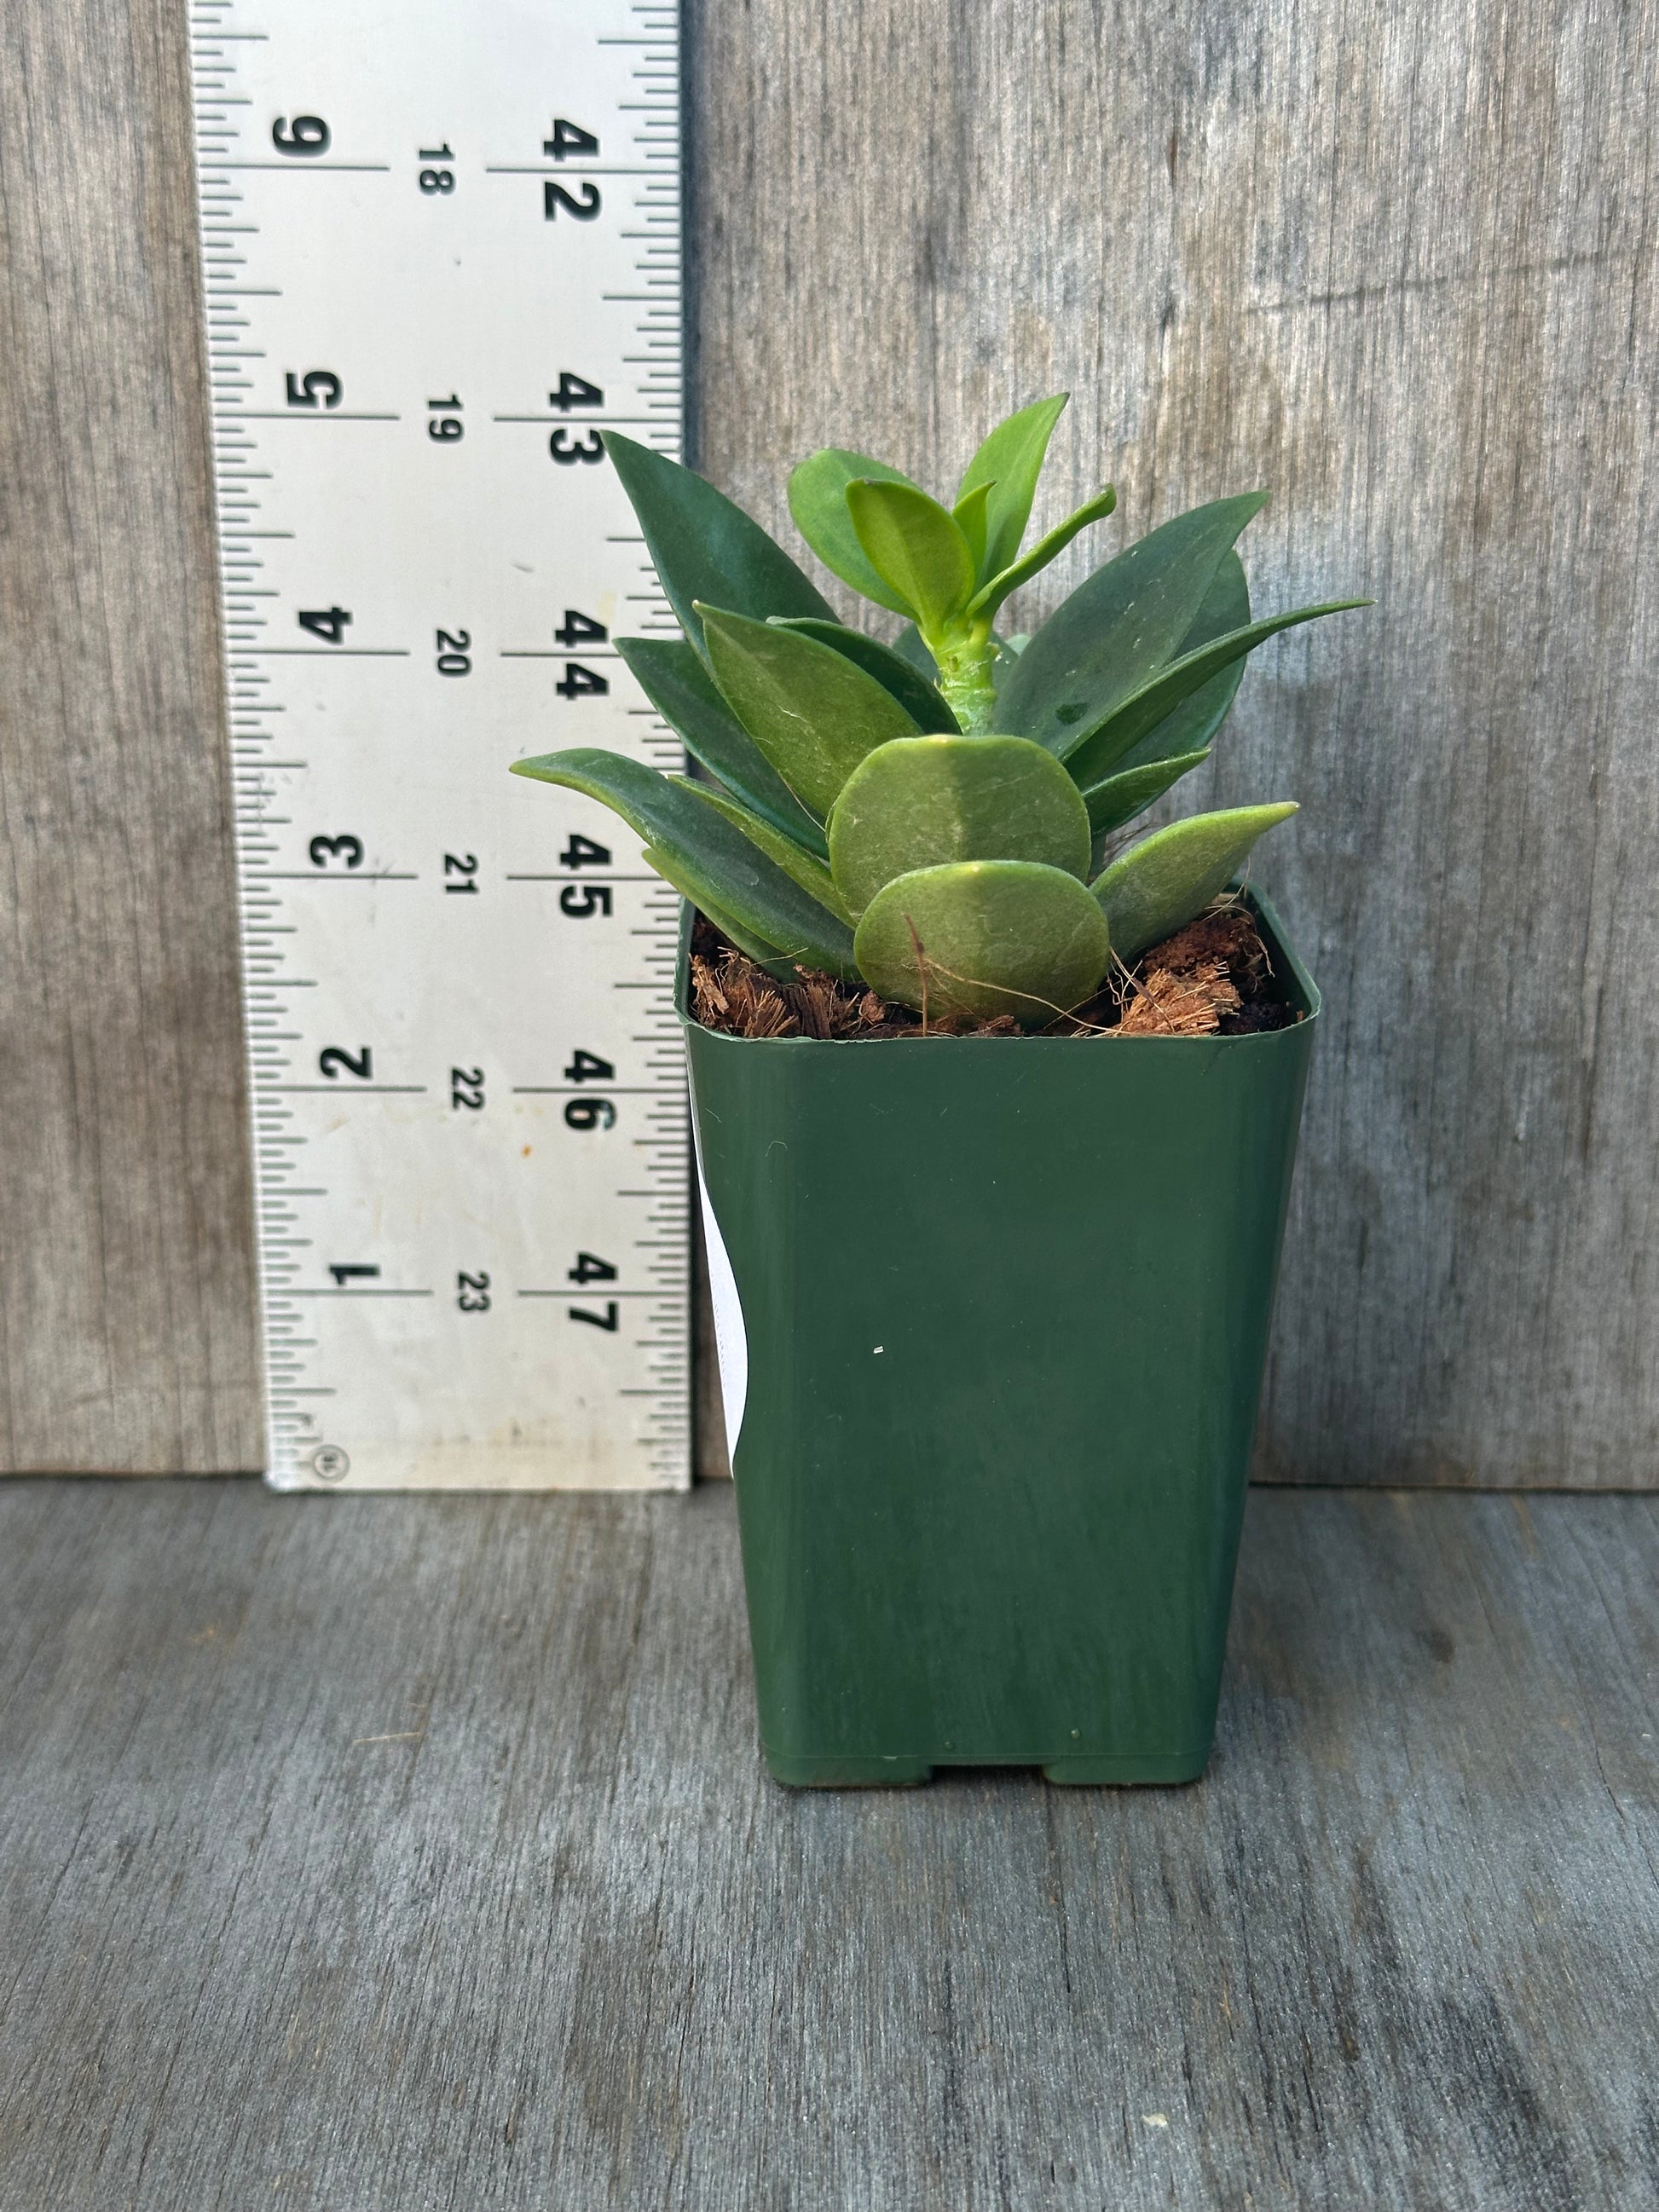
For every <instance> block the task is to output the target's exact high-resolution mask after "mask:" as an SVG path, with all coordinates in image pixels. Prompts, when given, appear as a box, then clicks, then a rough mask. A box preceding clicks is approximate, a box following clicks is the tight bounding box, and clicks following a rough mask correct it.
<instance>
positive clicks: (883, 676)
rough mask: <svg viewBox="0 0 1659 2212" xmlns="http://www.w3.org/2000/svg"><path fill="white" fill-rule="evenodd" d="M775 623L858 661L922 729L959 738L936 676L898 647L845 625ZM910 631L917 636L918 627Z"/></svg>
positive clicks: (780, 620)
mask: <svg viewBox="0 0 1659 2212" xmlns="http://www.w3.org/2000/svg"><path fill="white" fill-rule="evenodd" d="M775 622H776V624H777V627H778V628H780V629H794V630H799V632H800V633H801V635H802V636H803V637H815V638H817V641H818V643H819V644H820V645H828V646H833V647H834V648H835V650H836V652H837V653H844V654H845V655H846V657H847V658H848V660H851V661H855V662H856V663H857V665H859V667H860V668H861V669H862V670H863V671H864V672H865V674H866V676H873V677H874V678H875V679H876V681H877V683H878V684H880V685H881V686H882V687H883V689H884V690H888V691H890V692H891V693H892V695H893V696H894V698H896V700H897V701H898V702H899V704H900V706H901V707H902V708H903V709H904V711H905V713H906V714H908V715H909V717H910V719H911V720H912V721H914V722H915V726H916V727H917V728H918V729H919V730H927V731H930V732H937V733H938V734H939V735H940V736H945V737H954V736H955V734H956V731H957V718H956V716H955V715H954V714H952V713H951V709H950V708H949V707H948V706H947V705H946V704H945V699H944V696H943V695H942V693H940V692H939V691H938V690H935V689H934V686H933V675H932V674H928V675H924V674H922V673H921V665H920V663H918V662H916V661H915V660H912V659H906V658H905V657H904V656H903V655H902V653H899V652H898V651H897V649H896V647H893V646H890V645H883V644H882V643H881V641H880V640H879V639H878V638H873V637H866V635H865V634H864V632H863V631H862V630H861V629H848V628H847V627H846V626H845V624H844V623H827V622H810V621H809V622H797V621H794V620H793V619H784V618H782V617H775ZM908 633H909V635H911V636H912V637H915V625H914V624H910V625H908ZM916 642H917V645H918V646H919V647H920V648H921V652H922V653H923V654H924V655H926V657H927V667H928V669H929V670H933V655H932V653H928V651H927V647H926V646H925V645H922V644H921V640H920V638H918V639H917V640H916ZM935 672H936V671H935Z"/></svg>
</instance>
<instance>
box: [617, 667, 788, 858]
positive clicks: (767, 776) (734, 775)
mask: <svg viewBox="0 0 1659 2212" xmlns="http://www.w3.org/2000/svg"><path fill="white" fill-rule="evenodd" d="M617 652H618V653H620V654H621V655H622V657H623V660H624V661H625V662H626V663H627V665H628V666H629V669H630V670H631V671H632V672H633V674H634V676H635V678H636V679H637V681H638V683H639V686H640V689H641V690H642V691H643V692H644V694H645V696H646V697H647V699H648V700H649V701H650V702H651V703H652V705H653V707H654V708H656V710H657V712H658V713H659V714H660V715H661V716H662V718H663V720H664V721H665V722H666V723H667V724H668V726H669V727H670V728H671V729H672V730H676V731H678V733H679V735H680V736H681V737H682V738H684V740H685V749H686V750H687V751H688V752H689V753H690V755H691V757H692V758H693V759H694V760H697V761H701V762H702V765H703V766H704V767H705V768H706V769H708V772H709V774H710V775H716V776H718V777H719V778H720V781H721V782H722V783H723V784H724V785H725V786H726V789H727V790H728V791H731V792H732V793H735V794H736V796H737V797H738V799H741V800H742V801H743V803H744V805H745V806H747V807H749V808H750V809H751V810H752V811H754V812H755V813H757V814H758V815H759V816H760V817H762V819H763V821H767V822H770V823H772V824H773V825H774V826H775V828H776V829H781V830H783V831H785V832H786V833H787V835H788V836H791V837H793V839H794V840H795V842H796V843H797V844H799V845H805V847H806V848H807V850H808V851H809V852H812V853H816V854H817V855H818V856H819V858H820V859H823V856H824V855H825V854H827V853H828V852H829V846H828V845H827V844H825V842H824V840H823V830H822V829H820V827H819V826H818V824H817V822H816V821H815V820H814V819H813V817H811V815H810V814H809V813H808V812H807V811H806V809H805V807H804V806H803V805H801V803H800V801H799V799H797V798H796V796H795V794H794V793H793V791H791V790H790V788H789V787H788V785H787V783H786V782H785V781H784V780H783V778H782V777H781V775H779V774H778V772H777V770H776V769H775V768H774V767H773V765H772V763H771V762H770V761H769V760H768V759H767V757H766V755H765V754H764V753H763V751H762V750H761V749H760V747H759V746H758V745H757V744H756V743H755V740H754V739H753V738H751V737H750V734H749V732H748V731H747V730H745V729H744V726H743V724H742V723H741V722H740V721H738V718H737V716H736V715H735V714H733V713H732V709H731V708H729V707H728V706H727V705H726V702H725V700H724V699H722V698H721V696H720V693H719V692H718V691H717V690H715V688H714V678H713V677H712V676H711V675H710V674H709V673H708V670H707V668H705V667H704V665H703V664H702V656H701V655H700V654H699V653H696V652H695V651H694V650H693V648H692V647H690V646H689V645H688V644H687V643H686V641H685V640H684V638H683V637H619V638H618V639H617Z"/></svg>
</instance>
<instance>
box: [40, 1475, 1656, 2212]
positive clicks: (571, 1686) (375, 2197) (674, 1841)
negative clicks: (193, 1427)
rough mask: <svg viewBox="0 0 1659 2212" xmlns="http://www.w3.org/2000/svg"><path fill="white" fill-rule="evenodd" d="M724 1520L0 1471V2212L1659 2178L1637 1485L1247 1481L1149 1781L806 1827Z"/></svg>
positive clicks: (1555, 2189)
mask: <svg viewBox="0 0 1659 2212" xmlns="http://www.w3.org/2000/svg"><path fill="white" fill-rule="evenodd" d="M1656 1574H1659V1501H1656V1500H1654V1499H1651V1498H1534V1499H1530V1500H1528V1499H1522V1498H1491V1497H1486V1498H1474V1497H1462V1496H1455V1495H1440V1496H1424V1495H1422V1494H1412V1495H1407V1494H1401V1493H1395V1494H1392V1495H1377V1494H1367V1493H1364V1492H1348V1493H1346V1494H1345V1493H1342V1492H1316V1491H1307V1492H1297V1491H1286V1490H1279V1491H1259V1492H1257V1493H1256V1494H1255V1497H1254V1498H1253V1499H1252V1501H1251V1504H1250V1507H1249V1515H1248V1518H1247V1523H1246V1528H1245V1535H1244V1543H1243V1559H1242V1566H1241V1580H1240V1587H1239V1596H1238V1604H1237V1612H1236V1617H1235V1622H1234V1632H1233V1637H1232V1643H1231V1662H1230V1666H1229V1670H1228V1674H1227V1678H1226V1684H1225V1690H1224V1693H1223V1701H1222V1717H1221V1729H1220V1736H1219V1741H1218V1749H1217V1753H1216V1757H1215V1759H1214V1762H1213V1764H1212V1768H1211V1770H1210V1772H1209V1775H1208V1776H1207V1778H1206V1779H1205V1780H1204V1781H1203V1782H1202V1783H1200V1784H1196V1785H1194V1787H1192V1788H1191V1789H1188V1790H1127V1791H1116V1792H1114V1791H1109V1790H1099V1791H1096V1790H1076V1791H1066V1790H1051V1789H1048V1788H1047V1787H1045V1786H1044V1785H1043V1784H1041V1783H1039V1782H1038V1781H1036V1779H1035V1778H1033V1777H1030V1776H1029V1775H1023V1774H1014V1773H1002V1774H992V1773H964V1774H961V1775H958V1776H956V1777H954V1778H951V1779H948V1780H944V1781H941V1782H939V1783H937V1784H933V1786H931V1787H930V1788H928V1789H927V1790H921V1791H916V1792H897V1793H881V1792H875V1793H859V1792H850V1793H844V1794H843V1793H835V1792H830V1793H824V1794H818V1795H807V1796H796V1795H791V1794H789V1793H787V1792H784V1791H782V1790H779V1789H778V1788H777V1787H776V1786H775V1784H772V1783H770V1782H769V1780H768V1779H767V1778H766V1777H765V1775H764V1772H763V1769H762V1766H761V1763H760V1759H759V1756H758V1753H757V1745H756V1740H755V1729H754V1717H753V1710H752V1692H751V1683H750V1669H749V1660H748V1653H747V1645H746V1639H745V1637H744V1626H743V1617H742V1616H743V1608H742V1595H741V1589H740V1584H739V1577H738V1562H737V1553H736V1529H735V1525H734V1520H733V1516H732V1496H731V1492H730V1491H729V1490H727V1489H726V1488H725V1487H724V1486H720V1487H715V1486H709V1487H708V1488H706V1489H704V1490H703V1491H702V1492H699V1493H696V1495H694V1496H693V1497H692V1498H689V1499H678V1498H675V1499H668V1498H653V1499H622V1498H592V1499H583V1498H558V1499H548V1500H540V1499H528V1498H522V1497H507V1498H447V1499H429V1498H420V1499H398V1498H339V1499H329V1500H320V1499H316V1498H309V1499H307V1500H304V1501H303V1502H296V1501H295V1500H291V1499H276V1498H271V1497H270V1496H268V1495H266V1494H264V1493H263V1492H261V1491H260V1490H259V1489H258V1487H257V1486H253V1485H251V1484H246V1483H234V1482H220V1483H199V1482H197V1483H188V1484H186V1483H172V1484H146V1485H141V1486H133V1485H118V1484H108V1483H98V1484H64V1483H58V1484H47V1483H31V1484H20V1485H15V1486H9V1487H7V1488H6V1489H4V1490H3V1491H0V1771H3V1773H4V1777H5V1786H4V1788H3V1790H0V2212H40V2207H42V2206H46V2205H52V2206H60V2205H61V2206H64V2207H66V2208H67V2207H73V2208H75V2212H117V2208H119V2212H245V2208H246V2207H247V2206H250V2205H265V2204H278V2205H294V2206H298V2207H301V2208H315V2212H339V2208H343V2207H350V2208H351V2212H405V2208H409V2207H411V2206H415V2205H419V2206H421V2207H422V2208H423V2212H508V2208H512V2212H518V2208H524V2212H530V2208H532V2207H533V2208H537V2209H538V2212H541V2208H551V2212H592V2208H598V2207H602V2206H603V2207H611V2206H615V2207H617V2208H626V2212H650V2208H658V2207H660V2208H664V2209H665V2212H668V2208H672V2212H705V2208H706V2212H750V2208H752V2212H848V2208H853V2212H914V2208H915V2207H917V2206H921V2205H927V2206H934V2205H938V2206H950V2207H951V2208H953V2212H954V2208H958V2207H960V2208H963V2212H975V2208H988V2207H993V2206H997V2207H1017V2208H1024V2207H1028V2206H1037V2205H1042V2206H1053V2207H1055V2208H1057V2212H1068V2208H1077V2212H1099V2208H1100V2207H1101V2206H1103V2205H1109V2206H1111V2207H1113V2208H1114V2212H1152V2208H1154V2207H1157V2208H1169V2207H1171V2206H1174V2207H1177V2208H1194V2212H1196V2209H1197V2208H1200V2207H1202V2208H1204V2209H1205V2212H1246V2208H1248V2207H1249V2206H1251V2205H1254V2206H1256V2207H1258V2208H1260V2207H1265V2206H1269V2205H1271V2206H1273V2207H1274V2208H1276V2212H1297V2208H1302V2207H1307V2208H1319V2212H1328V2209H1329V2208H1337V2207H1341V2208H1347V2207H1353V2206H1365V2207H1367V2208H1374V2212H1425V2208H1430V2207H1437V2208H1444V2212H1487V2209H1488V2208H1490V2212H1515V2208H1518V2207H1522V2206H1524V2207H1527V2208H1528V2212H1534V2208H1536V2212H1601V2208H1608V2212H1615V2208H1616V2212H1629V2208H1632V2207H1634V2206H1637V2205H1643V2204H1647V2203H1652V2202H1654V2201H1655V2199H1656V2196H1659V2108H1656V2096H1655V2080H1656V2057H1659V1755H1656V1744H1655V1730H1656V1728H1659V1723H1656V1719H1655V1715H1654V1710H1653V1684H1654V1681H1655V1679H1656V1669H1659V1632H1656V1626H1655V1620H1654V1615H1653V1608H1652V1603H1651V1592H1652V1589H1653V1584H1654V1578H1655V1577H1656Z"/></svg>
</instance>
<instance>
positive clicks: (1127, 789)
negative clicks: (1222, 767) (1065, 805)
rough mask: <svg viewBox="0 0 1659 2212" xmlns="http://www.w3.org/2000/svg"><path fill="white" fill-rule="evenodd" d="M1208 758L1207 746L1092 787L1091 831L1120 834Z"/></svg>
mask: <svg viewBox="0 0 1659 2212" xmlns="http://www.w3.org/2000/svg"><path fill="white" fill-rule="evenodd" d="M1027 742H1028V743H1030V740H1029V739H1028V740H1027ZM1045 750H1046V748H1045ZM1048 757H1049V758H1050V759H1051V760H1052V759H1053V758H1054V755H1053V754H1052V753H1050V754H1049V756H1048ZM1209 757H1210V752H1209V748H1208V746H1206V747H1205V749H1204V750H1203V751H1202V752H1197V753H1174V754H1172V755H1171V756H1170V758H1169V759H1167V760H1156V761H1148V762H1147V763H1146V764H1145V766H1144V767H1141V768H1129V769H1124V770H1123V772H1122V774H1121V775H1109V776H1108V777H1107V778H1106V781H1104V782H1103V783H1097V784H1095V785H1093V786H1092V787H1091V788H1090V789H1089V790H1087V791H1085V793H1084V794H1083V803H1084V805H1085V806H1086V808H1087V809H1088V812H1089V827H1090V829H1091V830H1092V831H1093V832H1094V834H1095V836H1097V837H1107V836H1110V835H1111V833H1112V831H1113V830H1114V829H1122V828H1123V826H1124V824H1125V823H1129V822H1133V820H1134V818H1135V817H1136V815H1137V814H1144V813H1145V812H1146V809H1147V808H1148V807H1149V806H1150V805H1152V802H1153V800H1154V799H1162V798H1163V796H1164V793H1165V792H1166V791H1167V790H1168V789H1169V788H1170V785H1171V784H1172V783H1179V782H1180V781H1181V779H1182V776H1183V775H1190V774H1191V772H1192V771H1193V769H1195V768H1201V767H1202V766H1203V764H1204V763H1205V762H1206V760H1208V758H1209Z"/></svg>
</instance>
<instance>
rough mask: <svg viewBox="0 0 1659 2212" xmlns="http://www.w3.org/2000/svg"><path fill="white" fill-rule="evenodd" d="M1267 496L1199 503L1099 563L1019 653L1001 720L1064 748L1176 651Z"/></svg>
mask: <svg viewBox="0 0 1659 2212" xmlns="http://www.w3.org/2000/svg"><path fill="white" fill-rule="evenodd" d="M1266 498H1267V494H1266V493H1265V492H1248V493H1246V494H1245V495H1243V497H1242V498H1239V499H1222V500H1216V501H1213V502H1212V504H1211V505H1210V506H1208V507H1194V508H1193V509H1192V511H1191V512H1190V513H1187V514H1180V515H1177V516H1176V519H1175V520H1174V521H1172V522H1166V523H1164V525H1163V526H1162V527H1161V528H1159V529H1157V530H1154V531H1152V532H1151V533H1150V534H1149V535H1148V536H1147V537H1145V538H1140V539H1139V541H1138V542H1137V543H1136V544H1133V545H1131V546H1129V547H1128V548H1127V550H1125V551H1124V552H1121V553H1120V554H1118V555H1117V556H1116V557H1115V559H1114V560H1111V561H1109V562H1107V563H1106V565H1105V567H1104V568H1097V569H1096V571H1095V573H1094V574H1093V575H1092V576H1091V577H1089V578H1088V580H1086V581H1085V582H1084V583H1081V584H1079V586H1078V587H1077V589H1076V591H1074V592H1073V593H1072V595H1071V597H1070V598H1069V599H1066V601H1065V602H1064V604H1063V605H1061V606H1060V609H1059V611H1058V612H1056V613H1055V614H1053V615H1051V616H1050V617H1049V618H1048V621H1047V622H1046V623H1043V625H1042V629H1039V630H1038V631H1037V633H1036V635H1035V636H1034V637H1033V638H1032V640H1031V642H1030V645H1028V646H1027V647H1026V648H1025V650H1024V653H1022V654H1021V655H1020V659H1019V666H1018V668H1017V669H1016V670H1014V671H1012V673H1011V674H1010V676H1009V678H1008V680H1007V682H1006V684H1004V686H1003V688H1002V691H1001V695H1000V698H999V699H998V702H997V707H998V718H999V720H1000V721H1001V723H1002V726H1003V727H1004V729H1006V730H1012V731H1014V732H1017V733H1018V735H1019V736H1020V737H1023V738H1036V741H1037V743H1038V744H1043V745H1047V746H1048V749H1049V750H1050V751H1051V752H1056V753H1060V754H1061V755H1063V754H1064V753H1065V752H1066V750H1067V748H1068V746H1069V745H1070V744H1072V743H1073V741H1074V739H1075V738H1077V736H1078V735H1079V732H1081V731H1083V730H1084V729H1086V728H1091V727H1092V726H1094V725H1095V724H1096V723H1097V722H1098V721H1099V720H1101V718H1102V717H1103V715H1106V714H1109V713H1110V712H1111V711H1112V709H1113V708H1115V706H1116V705H1117V704H1118V703H1119V702H1120V701H1121V700H1123V699H1127V697H1128V696H1129V694H1130V693H1131V692H1132V691H1133V690H1137V689H1138V688H1139V686H1140V685H1141V684H1144V683H1146V680H1147V678H1149V677H1150V676H1152V673H1153V672H1154V671H1156V670H1157V669H1159V668H1161V667H1163V665H1164V663H1165V662H1166V661H1168V660H1170V659H1173V658H1174V656H1175V654H1176V653H1177V652H1178V651H1179V650H1180V647H1181V643H1182V639H1183V638H1184V637H1185V636H1186V635H1187V633H1188V630H1189V629H1191V628H1192V625H1193V623H1194V620H1195V619H1196V617H1197V616H1198V612H1199V610H1200V607H1201V606H1202V605H1203V604H1204V598H1205V594H1206V592H1207V591H1208V590H1209V587H1210V583H1211V580H1212V578H1213V576H1214V575H1215V573H1216V570H1217V568H1218V567H1219V565H1220V562H1221V558H1222V556H1223V555H1224V554H1225V552H1226V551H1227V550H1228V549H1229V548H1230V547H1231V544H1232V543H1233V540H1234V539H1235V538H1237V536H1238V533H1239V532H1240V531H1241V530H1243V527H1244V526H1245V524H1246V523H1247V522H1248V521H1249V519H1250V517H1251V516H1252V515H1253V514H1255V513H1257V512H1258V510H1259V509H1260V508H1261V506H1262V504H1263V502H1264V501H1265V500H1266Z"/></svg>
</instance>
